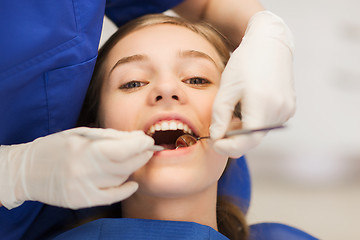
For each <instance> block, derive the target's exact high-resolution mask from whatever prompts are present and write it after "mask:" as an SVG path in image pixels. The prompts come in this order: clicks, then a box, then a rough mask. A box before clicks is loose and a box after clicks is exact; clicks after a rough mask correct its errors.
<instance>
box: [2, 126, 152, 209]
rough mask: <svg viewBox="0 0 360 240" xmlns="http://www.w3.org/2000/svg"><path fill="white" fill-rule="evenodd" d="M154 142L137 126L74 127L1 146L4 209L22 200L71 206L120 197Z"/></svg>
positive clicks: (125, 194) (131, 186)
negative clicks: (121, 128) (125, 129)
mask: <svg viewBox="0 0 360 240" xmlns="http://www.w3.org/2000/svg"><path fill="white" fill-rule="evenodd" d="M87 136H90V137H91V138H88V137H87ZM93 137H96V138H97V139H98V140H92V138H93ZM153 145H154V140H153V139H152V138H151V137H149V136H146V135H145V134H144V133H143V132H141V131H136V132H119V131H116V130H112V129H90V128H76V129H72V130H67V131H63V132H59V133H55V134H52V135H49V136H46V137H42V138H38V139H36V140H34V141H33V142H30V143H25V144H19V145H11V146H1V147H0V202H1V204H2V205H4V206H5V207H6V208H8V209H11V208H14V207H17V206H19V205H21V204H22V203H23V202H24V201H27V200H34V201H40V202H43V203H47V204H50V205H54V206H60V207H66V208H72V209H77V208H85V207H92V206H99V205H109V204H112V203H115V202H119V201H121V200H123V199H125V198H127V197H129V196H130V195H131V194H133V193H134V192H135V191H136V190H137V188H138V184H137V183H136V182H133V181H126V180H127V179H128V177H129V176H130V175H131V174H132V173H133V172H134V171H136V170H137V169H138V168H140V167H141V166H143V165H145V164H146V163H147V161H148V160H149V159H150V158H151V157H152V155H153V152H152V151H148V150H149V149H150V148H151V147H152V146H153Z"/></svg>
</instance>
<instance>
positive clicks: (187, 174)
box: [100, 24, 227, 197]
mask: <svg viewBox="0 0 360 240" xmlns="http://www.w3.org/2000/svg"><path fill="white" fill-rule="evenodd" d="M222 69H223V64H222V62H221V60H220V57H219V55H218V53H217V52H216V50H215V49H214V47H213V46H212V45H211V44H210V43H209V42H208V41H207V40H206V39H205V38H203V37H202V36H200V35H198V34H196V33H194V32H192V31H191V30H189V29H187V28H185V27H181V26H175V25H170V24H161V25H155V26H148V27H145V28H142V29H140V30H136V31H135V32H132V33H130V34H129V35H127V36H126V37H125V38H123V39H121V40H120V41H119V42H118V43H117V44H116V45H115V47H114V48H113V49H112V50H111V52H110V54H109V56H108V58H107V62H106V70H105V72H106V74H105V82H104V85H103V88H102V92H101V105H100V116H101V118H100V123H101V125H102V127H105V128H113V129H117V130H121V131H133V130H142V131H144V132H145V133H146V134H148V135H150V136H153V138H154V139H155V142H156V144H159V145H166V146H171V145H173V144H174V143H175V139H176V138H177V136H179V135H182V134H183V132H190V131H191V132H192V134H194V135H196V136H208V135H209V126H210V122H211V109H212V104H213V101H214V98H215V95H216V93H217V91H218V88H219V83H220V76H221V72H222ZM226 162H227V157H224V156H221V155H219V154H217V153H216V152H215V151H213V149H212V148H211V147H210V145H209V143H208V142H207V141H206V140H201V141H198V142H197V143H196V144H194V145H192V146H190V147H186V148H178V149H174V150H165V151H161V152H156V153H155V154H154V156H153V157H152V159H151V160H150V161H149V162H148V163H147V164H146V165H145V166H144V167H142V168H141V169H139V170H137V171H136V172H135V173H134V174H133V175H132V176H131V179H132V180H134V181H137V182H138V183H139V185H140V188H139V190H138V192H137V194H146V195H150V196H157V197H180V196H185V195H188V194H196V193H199V192H201V191H204V190H206V189H209V188H210V187H216V183H217V180H218V179H219V178H220V176H221V174H222V172H223V170H224V168H225V165H226Z"/></svg>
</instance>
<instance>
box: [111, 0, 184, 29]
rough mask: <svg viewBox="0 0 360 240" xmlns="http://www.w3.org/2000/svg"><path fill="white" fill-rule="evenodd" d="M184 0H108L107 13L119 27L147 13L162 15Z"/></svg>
mask: <svg viewBox="0 0 360 240" xmlns="http://www.w3.org/2000/svg"><path fill="white" fill-rule="evenodd" d="M182 1H183V0H121V1H120V0H107V1H106V8H105V13H106V16H107V17H109V18H110V19H111V20H112V21H113V22H114V23H115V24H116V25H117V26H120V25H122V24H124V23H126V22H127V21H129V20H131V19H134V18H137V17H140V16H142V15H144V14H147V13H161V12H164V11H166V10H168V9H170V8H173V7H174V6H176V5H177V4H179V3H181V2H182Z"/></svg>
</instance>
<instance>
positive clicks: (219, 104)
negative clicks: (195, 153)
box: [210, 90, 239, 139]
mask: <svg viewBox="0 0 360 240" xmlns="http://www.w3.org/2000/svg"><path fill="white" fill-rule="evenodd" d="M219 91H220V90H219ZM238 102H239V99H238V97H233V98H229V95H227V96H226V95H225V94H222V93H221V92H219V93H218V95H217V96H216V99H215V102H214V104H213V109H212V122H211V126H210V136H211V139H219V138H222V137H223V136H224V134H225V132H226V130H227V129H228V127H229V124H230V121H231V119H232V117H233V112H234V108H235V105H236V104H237V103H238Z"/></svg>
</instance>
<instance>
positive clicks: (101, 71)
mask: <svg viewBox="0 0 360 240" xmlns="http://www.w3.org/2000/svg"><path fill="white" fill-rule="evenodd" d="M159 24H172V25H176V26H182V27H185V28H187V29H189V30H191V31H193V32H195V33H197V34H199V35H200V36H202V37H204V38H205V39H206V40H207V41H208V42H209V43H211V44H212V45H213V46H214V48H215V49H216V51H217V53H218V54H219V56H220V59H221V61H222V63H223V65H224V66H225V65H226V63H227V61H228V60H229V58H230V49H231V46H230V44H229V41H227V39H226V38H225V37H224V36H223V35H222V34H221V33H220V32H219V31H217V30H216V29H215V28H213V27H212V26H211V25H209V24H207V23H204V22H197V23H193V22H190V21H188V20H186V19H183V18H179V17H172V16H166V15H163V14H151V15H145V16H143V17H140V18H137V19H134V20H132V21H130V22H129V23H127V24H125V25H123V26H122V27H120V28H119V29H118V31H117V32H116V33H115V34H114V35H112V36H111V37H110V38H109V40H108V41H107V42H106V43H105V44H104V45H103V46H102V47H101V49H100V50H99V54H98V58H97V61H96V64H95V69H94V73H93V76H92V79H91V82H90V85H89V89H88V91H87V95H86V97H85V101H84V104H83V108H82V110H81V113H80V116H79V120H78V124H77V125H78V126H87V127H100V125H99V119H98V110H99V105H100V92H101V87H102V84H103V82H104V79H105V74H106V73H105V63H106V59H107V56H108V54H109V52H110V51H111V50H112V49H113V47H114V46H115V45H116V43H118V42H119V41H120V40H121V39H122V38H123V37H125V36H127V35H128V34H130V33H131V32H134V31H136V30H139V29H142V28H145V27H149V26H154V25H159ZM217 222H218V227H219V232H220V233H222V234H224V235H225V236H227V237H228V238H230V239H232V240H237V239H246V238H247V237H248V226H247V224H246V221H245V218H244V215H243V214H242V212H241V211H240V209H239V208H237V207H236V206H235V205H234V204H232V203H231V202H230V201H228V200H225V199H224V198H223V197H218V203H217Z"/></svg>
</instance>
